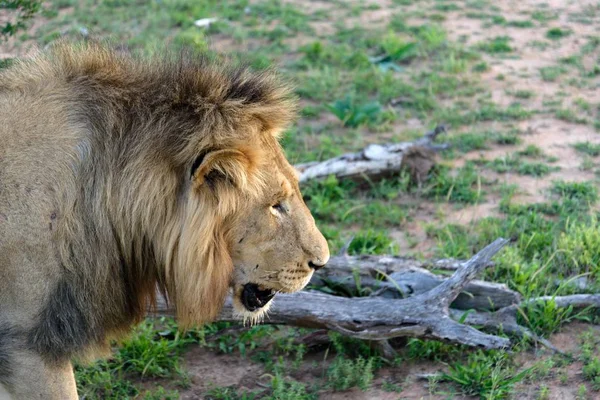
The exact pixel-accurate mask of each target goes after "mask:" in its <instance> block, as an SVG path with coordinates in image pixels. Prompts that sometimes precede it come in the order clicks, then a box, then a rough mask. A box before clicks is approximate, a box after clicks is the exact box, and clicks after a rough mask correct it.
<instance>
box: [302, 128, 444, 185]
mask: <svg viewBox="0 0 600 400" xmlns="http://www.w3.org/2000/svg"><path fill="white" fill-rule="evenodd" d="M445 130H446V128H445V127H444V126H438V127H436V128H435V129H434V130H432V131H431V132H428V133H426V134H425V136H424V137H423V138H421V139H418V140H415V141H414V142H402V143H393V144H383V145H381V144H371V145H369V146H367V147H366V148H365V149H363V150H362V151H360V152H358V153H348V154H344V155H341V156H339V157H335V158H331V159H328V160H325V161H322V162H311V163H305V164H297V165H295V167H296V169H297V170H298V172H299V174H300V177H299V181H300V182H306V181H309V180H311V179H323V178H326V177H328V176H329V175H335V176H336V177H338V178H344V179H359V178H363V177H365V176H369V177H377V176H382V175H389V174H391V173H397V172H400V170H401V169H402V168H403V158H404V155H406V154H407V152H408V151H409V150H411V149H418V148H421V149H427V150H432V151H434V150H437V149H440V148H444V146H440V145H436V144H434V143H433V141H434V139H435V138H436V137H437V136H438V135H439V134H440V133H442V132H445ZM431 165H433V164H431ZM426 169H428V168H426ZM416 172H420V171H416Z"/></svg>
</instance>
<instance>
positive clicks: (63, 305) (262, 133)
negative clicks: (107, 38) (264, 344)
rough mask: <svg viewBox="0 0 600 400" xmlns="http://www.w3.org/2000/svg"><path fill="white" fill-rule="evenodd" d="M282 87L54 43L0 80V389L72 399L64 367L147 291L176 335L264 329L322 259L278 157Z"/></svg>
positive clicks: (256, 75)
mask: <svg viewBox="0 0 600 400" xmlns="http://www.w3.org/2000/svg"><path fill="white" fill-rule="evenodd" d="M295 113H296V104H295V100H294V98H293V96H292V94H291V90H290V89H289V87H288V85H287V84H285V83H283V82H282V80H281V79H279V78H278V77H277V75H276V74H275V73H273V72H272V71H263V72H252V71H251V70H250V69H248V68H245V67H239V66H231V65H229V64H228V63H224V62H222V61H218V60H216V61H215V60H214V59H211V58H210V57H208V56H201V55H200V56H198V55H190V54H185V52H182V54H180V55H176V56H173V55H171V56H164V57H154V58H151V59H144V58H140V57H134V56H131V55H124V54H121V53H117V52H116V51H113V50H111V49H110V48H109V47H108V46H106V45H102V44H93V43H87V44H72V43H71V44H70V43H66V42H61V43H59V44H57V45H54V46H52V47H51V48H50V49H49V50H45V51H42V52H39V53H38V54H37V55H35V56H34V57H32V58H30V59H26V60H21V61H18V62H16V63H15V64H14V65H12V66H11V67H10V68H8V69H6V70H4V71H2V72H0V384H2V385H3V386H4V388H5V389H6V390H7V391H8V393H10V394H11V396H12V397H13V398H16V399H33V398H41V399H76V398H77V390H76V385H75V380H74V376H73V370H72V364H71V361H72V360H73V359H89V358H90V357H96V356H97V355H98V354H102V353H103V352H106V351H107V350H108V349H109V343H110V341H111V340H113V339H115V338H119V337H121V336H122V335H124V334H126V333H127V332H129V331H130V330H131V328H132V327H133V326H134V324H136V323H138V322H139V321H140V320H142V319H143V318H144V316H145V314H146V312H147V311H148V308H149V307H151V306H152V305H153V304H155V300H156V296H157V294H156V293H157V290H158V292H159V293H162V294H164V295H165V296H166V297H167V298H168V299H169V301H170V302H171V303H172V305H173V306H174V307H175V310H176V318H177V320H178V322H179V324H180V326H181V327H182V328H186V327H190V326H194V325H197V324H202V323H206V322H208V321H211V320H214V319H215V318H216V317H217V315H218V313H219V311H220V309H221V307H222V306H223V303H224V301H225V298H226V296H227V295H228V293H231V294H232V296H233V303H234V306H235V308H236V310H237V311H238V312H239V313H240V314H241V315H242V316H244V317H245V318H249V319H251V320H258V319H260V317H261V316H262V315H263V314H264V312H265V310H267V308H268V307H269V305H270V304H271V301H272V299H273V297H274V295H275V294H276V293H278V292H282V293H292V292H295V291H298V290H300V289H302V288H303V287H304V286H305V285H306V284H307V283H308V282H309V280H310V279H311V276H312V274H313V272H314V271H316V270H318V269H319V268H321V267H323V266H324V265H325V264H326V263H327V261H328V259H329V249H328V245H327V241H326V240H325V238H324V237H323V235H322V234H321V233H320V231H319V230H318V228H317V227H316V224H315V220H314V218H313V217H312V216H311V213H310V211H309V210H308V208H307V206H306V205H305V203H304V201H303V198H302V195H301V193H300V190H299V186H298V179H297V175H296V172H295V170H294V168H293V167H292V166H291V165H290V164H289V163H288V161H287V160H286V157H285V155H284V152H283V150H282V147H281V145H280V143H279V140H280V136H281V135H282V132H283V131H284V130H285V129H286V127H287V126H288V125H289V124H290V123H291V122H292V120H293V118H294V117H295Z"/></svg>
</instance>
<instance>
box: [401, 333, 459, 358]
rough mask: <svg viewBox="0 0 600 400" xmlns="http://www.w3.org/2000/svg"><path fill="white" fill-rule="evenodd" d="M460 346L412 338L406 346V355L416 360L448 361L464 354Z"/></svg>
mask: <svg viewBox="0 0 600 400" xmlns="http://www.w3.org/2000/svg"><path fill="white" fill-rule="evenodd" d="M462 351H463V349H461V348H460V346H455V345H450V344H446V343H443V342H440V341H437V340H422V339H416V338H412V339H409V340H408V343H407V344H406V355H407V356H408V358H410V359H416V360H435V361H441V360H448V359H452V358H457V357H458V356H459V355H461V354H462Z"/></svg>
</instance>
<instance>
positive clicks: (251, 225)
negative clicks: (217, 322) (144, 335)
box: [179, 137, 329, 321]
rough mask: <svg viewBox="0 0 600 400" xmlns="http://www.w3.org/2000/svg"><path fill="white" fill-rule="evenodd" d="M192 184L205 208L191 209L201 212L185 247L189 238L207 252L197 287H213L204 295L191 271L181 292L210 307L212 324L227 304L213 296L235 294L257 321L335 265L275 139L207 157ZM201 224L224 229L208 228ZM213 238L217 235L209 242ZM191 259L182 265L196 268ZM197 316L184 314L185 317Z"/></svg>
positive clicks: (241, 306)
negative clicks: (276, 300)
mask: <svg viewBox="0 0 600 400" xmlns="http://www.w3.org/2000/svg"><path fill="white" fill-rule="evenodd" d="M192 180H193V182H194V185H193V188H194V190H193V191H192V192H191V198H192V200H193V204H196V199H198V200H199V203H197V204H199V205H198V206H194V207H192V208H191V209H192V210H201V212H200V211H199V212H197V213H196V212H194V213H193V214H192V215H190V216H189V217H186V219H185V220H186V221H190V222H192V223H193V224H194V225H190V227H193V229H186V230H185V232H186V233H187V234H189V236H184V237H182V238H181V239H179V242H180V244H181V243H184V242H187V239H189V241H190V242H191V241H197V242H196V243H199V244H201V245H203V246H204V248H202V249H201V250H200V251H199V252H198V253H199V254H204V255H207V257H206V258H205V259H204V261H202V260H200V261H199V263H200V266H201V267H202V269H201V271H202V276H201V277H200V278H199V280H198V282H199V283H201V282H210V286H209V285H200V286H199V288H200V290H198V286H194V282H193V280H191V281H190V280H189V279H191V275H190V274H189V270H186V273H188V274H187V275H182V276H181V278H182V279H184V277H187V279H188V280H187V281H184V282H183V283H182V284H180V286H179V288H182V287H184V288H189V289H190V290H189V292H188V294H187V295H186V298H187V299H189V298H190V296H192V295H194V296H197V297H198V298H199V303H200V304H201V306H202V308H203V309H204V311H205V310H206V309H207V305H208V304H210V305H211V308H210V310H209V311H210V317H209V318H206V317H204V318H205V319H206V320H210V319H211V318H214V316H215V315H216V313H217V312H218V308H217V306H218V305H220V304H222V303H221V302H220V300H219V301H214V302H210V301H208V299H209V298H211V297H215V296H214V294H215V293H218V294H219V296H218V297H217V298H218V299H219V298H222V297H221V295H223V297H224V291H225V290H226V289H229V288H231V289H233V304H234V307H235V309H236V310H237V311H238V312H239V313H240V314H242V315H243V316H244V317H246V318H249V319H250V320H253V321H254V320H257V319H259V318H260V317H261V316H262V315H263V314H264V312H265V311H266V310H267V309H268V306H269V304H270V302H271V299H272V298H273V296H274V295H275V294H276V293H277V292H282V293H292V292H296V291H298V290H300V289H302V288H303V287H304V286H306V284H307V283H308V282H309V281H310V279H311V277H312V274H313V273H314V271H315V270H317V269H319V268H321V267H323V266H324V265H325V264H326V263H327V261H328V260H329V248H328V245H327V241H326V240H325V238H324V237H323V235H322V234H321V232H319V230H318V229H317V227H316V225H315V220H314V218H313V217H312V215H311V213H310V211H309V210H308V208H307V207H306V204H305V203H304V201H303V199H302V195H301V193H300V189H299V186H298V178H297V176H296V172H295V170H294V168H293V167H292V166H291V165H290V164H289V163H288V161H287V160H286V159H285V156H284V155H283V151H282V150H281V148H280V146H279V144H278V143H277V142H276V141H275V138H274V137H269V138H268V140H265V141H263V142H262V143H261V145H252V146H248V145H245V146H244V145H237V146H231V147H230V148H229V149H227V150H217V151H211V152H209V153H208V154H206V155H202V156H201V157H200V160H199V161H198V162H196V163H195V168H194V169H193V172H192ZM211 209H212V212H213V214H212V216H211V217H208V211H209V210H211ZM196 217H198V219H196ZM203 221H206V222H207V224H208V225H210V226H217V225H218V226H220V228H218V229H215V228H212V227H211V228H209V230H207V229H204V228H203V227H202V225H203V223H204V222H203ZM196 223H197V224H198V225H196ZM211 224H212V225H211ZM196 227H197V228H196ZM207 231H210V232H212V233H211V235H212V239H211V240H209V241H207V240H206V237H207V236H206V232H207ZM182 254H183V253H182ZM189 260H192V259H191V258H188V259H183V260H182V265H190V263H189ZM180 292H181V290H180ZM180 304H185V303H184V302H180ZM195 312H196V310H193V309H189V310H188V309H185V310H184V312H183V313H182V314H183V317H185V316H186V315H188V314H191V315H193V314H194V313H195ZM200 317H203V316H202V315H200ZM199 319H200V318H198V317H197V316H196V317H195V320H199Z"/></svg>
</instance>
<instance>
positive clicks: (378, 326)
mask: <svg viewBox="0 0 600 400" xmlns="http://www.w3.org/2000/svg"><path fill="white" fill-rule="evenodd" d="M506 243H508V241H507V240H505V239H497V240H496V241H495V242H493V243H492V244H490V245H488V246H487V247H485V248H484V249H483V250H481V251H480V252H479V253H477V254H476V255H475V256H474V257H473V258H472V259H471V260H469V261H467V262H466V263H465V264H464V266H463V268H461V269H460V270H458V271H457V272H456V273H455V274H454V275H453V276H452V277H450V278H449V279H447V280H446V281H444V282H443V283H442V284H440V285H438V286H437V287H435V288H434V289H432V290H430V291H428V292H425V293H422V294H419V295H416V296H413V297H408V298H405V299H384V298H379V297H361V298H344V297H337V296H331V295H327V294H323V293H316V292H298V293H294V294H287V295H284V294H280V295H278V296H277V298H276V299H275V300H274V302H273V306H272V307H271V309H270V311H269V316H268V318H267V322H269V323H278V324H291V325H296V326H303V327H310V328H327V329H330V330H335V331H338V332H340V333H342V334H344V335H348V336H352V337H356V338H360V339H367V340H385V339H390V338H394V337H400V336H410V337H423V338H431V339H438V340H444V341H449V342H452V343H459V344H465V345H468V346H476V347H481V348H486V349H493V348H503V347H506V346H508V345H509V340H508V339H506V338H501V337H498V336H494V335H488V334H485V333H483V332H480V331H478V330H477V329H474V328H472V327H470V326H466V325H463V324H460V323H458V322H456V321H455V320H453V319H452V318H451V317H450V311H449V308H448V305H449V304H450V302H451V300H453V299H452V298H451V297H452V296H454V297H456V295H458V293H459V292H460V291H461V290H462V289H463V287H464V286H465V285H466V284H467V283H468V282H469V280H471V279H472V278H473V276H474V275H475V274H476V273H477V272H478V271H479V270H481V269H482V268H484V267H485V265H487V263H488V262H489V259H490V258H491V257H492V256H493V255H494V254H496V253H497V252H498V251H499V250H500V249H501V248H502V247H504V246H505V245H506ZM157 312H158V314H163V315H164V314H167V315H171V314H172V310H171V309H169V308H168V307H164V304H159V305H158V310H157ZM219 319H220V320H226V321H239V320H240V318H239V317H238V316H237V315H236V314H235V313H234V311H233V307H232V305H231V301H230V300H228V301H227V303H226V305H225V307H224V309H223V311H222V313H221V315H220V316H219Z"/></svg>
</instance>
